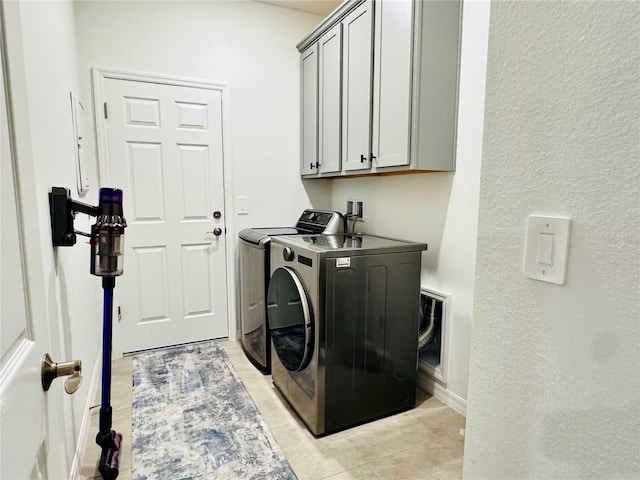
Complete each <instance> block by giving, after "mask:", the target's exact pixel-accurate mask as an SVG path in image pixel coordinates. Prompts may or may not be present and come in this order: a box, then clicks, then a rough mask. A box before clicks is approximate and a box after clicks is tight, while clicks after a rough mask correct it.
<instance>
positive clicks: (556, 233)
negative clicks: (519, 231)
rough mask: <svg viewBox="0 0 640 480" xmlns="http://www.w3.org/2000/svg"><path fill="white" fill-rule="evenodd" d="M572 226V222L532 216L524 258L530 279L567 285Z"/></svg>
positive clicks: (562, 218)
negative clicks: (565, 283)
mask: <svg viewBox="0 0 640 480" xmlns="http://www.w3.org/2000/svg"><path fill="white" fill-rule="evenodd" d="M570 226H571V219H570V218H566V217H542V216H537V215H531V216H529V225H528V230H527V251H526V256H525V274H526V275H527V277H529V278H533V279H534V280H540V281H542V282H549V283H555V284H557V285H563V284H564V282H565V279H566V272H567V256H568V250H569V230H570Z"/></svg>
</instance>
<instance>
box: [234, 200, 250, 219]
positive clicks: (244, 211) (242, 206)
mask: <svg viewBox="0 0 640 480" xmlns="http://www.w3.org/2000/svg"><path fill="white" fill-rule="evenodd" d="M236 213H237V214H238V215H248V214H249V198H248V197H244V196H243V197H236Z"/></svg>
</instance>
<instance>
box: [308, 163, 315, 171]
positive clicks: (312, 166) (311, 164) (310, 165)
mask: <svg viewBox="0 0 640 480" xmlns="http://www.w3.org/2000/svg"><path fill="white" fill-rule="evenodd" d="M309 167H310V168H311V170H313V169H314V167H315V165H314V164H313V162H311V163H310V164H309Z"/></svg>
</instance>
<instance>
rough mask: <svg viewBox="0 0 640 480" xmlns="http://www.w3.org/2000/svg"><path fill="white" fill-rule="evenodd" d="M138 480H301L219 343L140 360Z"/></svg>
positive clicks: (136, 372) (136, 384)
mask: <svg viewBox="0 0 640 480" xmlns="http://www.w3.org/2000/svg"><path fill="white" fill-rule="evenodd" d="M132 416H133V418H132V421H133V435H132V437H133V438H132V458H133V461H132V478H133V479H134V480H153V479H162V480H181V479H221V480H222V479H224V480H230V479H243V480H244V479H255V480H258V479H265V480H266V479H269V480H273V479H279V480H291V479H296V476H295V474H294V473H293V470H292V469H291V466H290V465H289V463H288V462H287V460H286V459H285V458H284V456H283V454H282V452H281V450H280V448H279V447H278V444H277V443H276V442H275V440H274V439H273V437H272V435H271V433H270V432H269V430H268V428H267V426H266V425H265V423H264V421H263V420H262V418H261V416H260V413H259V412H258V409H257V408H256V406H255V405H254V404H253V402H252V401H251V398H250V397H249V394H248V392H247V390H246V389H245V387H244V385H243V384H242V382H241V381H240V379H239V378H238V376H237V374H236V372H235V371H234V369H233V367H232V366H231V363H230V361H229V359H228V357H227V355H226V353H225V352H224V350H223V349H222V348H221V347H220V345H219V344H217V343H216V342H205V343H198V344H191V345H185V346H180V347H174V348H168V349H163V350H156V351H153V352H145V353H141V354H138V355H136V356H135V357H134V358H133V409H132Z"/></svg>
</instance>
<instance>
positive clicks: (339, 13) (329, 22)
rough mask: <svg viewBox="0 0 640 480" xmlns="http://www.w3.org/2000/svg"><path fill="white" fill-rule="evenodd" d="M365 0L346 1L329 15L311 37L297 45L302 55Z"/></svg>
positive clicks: (308, 36) (305, 38)
mask: <svg viewBox="0 0 640 480" xmlns="http://www.w3.org/2000/svg"><path fill="white" fill-rule="evenodd" d="M364 1H365V0H345V1H344V2H342V3H341V4H340V6H339V7H338V8H336V9H335V10H334V11H333V12H331V13H330V14H329V16H328V17H327V18H325V19H324V20H323V21H322V22H321V23H320V24H319V25H318V26H317V27H316V28H315V29H314V30H313V31H312V32H311V33H310V34H309V35H307V36H306V37H304V38H303V39H302V40H300V42H299V43H298V44H297V45H296V48H297V49H298V51H299V52H300V53H302V52H303V51H304V50H306V49H307V48H308V47H309V46H310V45H312V44H313V43H314V42H315V41H316V40H318V38H320V36H322V34H323V33H325V32H326V31H327V30H329V29H330V28H331V27H332V26H333V25H335V24H336V23H337V22H339V21H340V20H342V18H343V17H344V16H345V15H346V14H347V13H349V12H350V11H351V10H353V9H354V8H356V7H357V6H358V5H360V4H361V3H362V2H364Z"/></svg>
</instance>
